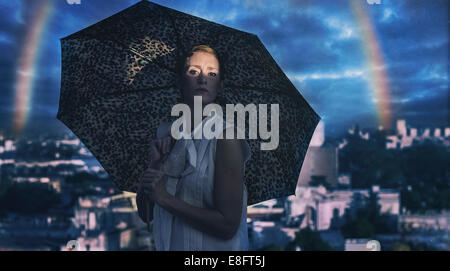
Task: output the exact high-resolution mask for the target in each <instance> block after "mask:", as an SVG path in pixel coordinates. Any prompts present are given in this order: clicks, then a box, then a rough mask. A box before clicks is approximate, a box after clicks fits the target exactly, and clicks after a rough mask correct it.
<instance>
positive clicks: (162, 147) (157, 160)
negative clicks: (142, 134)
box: [150, 136, 175, 170]
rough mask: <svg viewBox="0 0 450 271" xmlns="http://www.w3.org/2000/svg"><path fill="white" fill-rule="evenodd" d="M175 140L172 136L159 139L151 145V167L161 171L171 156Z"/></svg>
mask: <svg viewBox="0 0 450 271" xmlns="http://www.w3.org/2000/svg"><path fill="white" fill-rule="evenodd" d="M174 143H175V140H174V139H173V138H172V137H171V136H167V137H164V138H157V139H155V140H153V141H152V143H151V144H150V167H151V168H153V169H158V170H161V168H162V165H163V164H164V162H165V160H166V159H167V157H168V156H169V154H170V151H171V150H172V146H173V145H174Z"/></svg>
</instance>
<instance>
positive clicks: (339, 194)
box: [286, 186, 400, 231]
mask: <svg viewBox="0 0 450 271" xmlns="http://www.w3.org/2000/svg"><path fill="white" fill-rule="evenodd" d="M372 191H373V192H376V193H377V194H378V197H379V201H378V204H379V205H381V213H386V214H390V215H392V216H394V217H397V216H398V215H400V192H399V191H396V190H390V189H380V188H379V187H377V186H374V187H373V188H372ZM368 197H369V189H338V190H333V191H327V189H326V188H325V187H324V186H319V187H297V191H296V195H295V196H290V197H288V202H287V206H286V215H287V217H288V218H287V219H288V220H289V219H291V220H292V219H293V218H295V217H302V221H301V224H300V228H306V227H310V228H311V229H314V230H318V231H323V230H329V229H331V228H332V227H333V226H334V225H336V226H339V225H340V224H342V223H343V221H342V217H343V216H344V213H345V211H346V209H347V208H354V207H356V208H358V207H362V204H364V199H365V198H368Z"/></svg>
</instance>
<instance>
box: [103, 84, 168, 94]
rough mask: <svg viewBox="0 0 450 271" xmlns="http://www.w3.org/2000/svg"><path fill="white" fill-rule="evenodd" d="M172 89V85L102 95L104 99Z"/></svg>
mask: <svg viewBox="0 0 450 271" xmlns="http://www.w3.org/2000/svg"><path fill="white" fill-rule="evenodd" d="M172 87H173V85H168V86H162V87H154V88H143V89H136V90H132V91H129V90H127V91H117V92H114V93H110V94H107V95H104V97H113V96H120V95H123V94H130V93H137V92H145V91H156V90H163V89H168V88H172Z"/></svg>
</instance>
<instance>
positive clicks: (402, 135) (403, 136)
mask: <svg viewBox="0 0 450 271" xmlns="http://www.w3.org/2000/svg"><path fill="white" fill-rule="evenodd" d="M386 139H387V142H386V148H387V149H402V148H406V147H410V146H412V145H413V144H414V143H415V142H422V141H424V140H431V141H434V142H439V143H442V144H443V145H445V146H450V127H441V128H434V129H432V128H424V129H418V128H413V127H410V126H409V125H407V123H406V121H405V120H397V126H396V134H394V135H389V136H387V138H386Z"/></svg>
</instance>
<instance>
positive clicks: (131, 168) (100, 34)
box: [57, 0, 320, 205]
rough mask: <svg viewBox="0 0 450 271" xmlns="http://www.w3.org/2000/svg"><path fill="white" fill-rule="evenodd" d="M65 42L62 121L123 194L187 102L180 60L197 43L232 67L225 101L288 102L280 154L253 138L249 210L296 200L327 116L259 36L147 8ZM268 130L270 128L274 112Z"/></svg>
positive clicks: (282, 111) (282, 112) (282, 109)
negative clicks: (178, 81)
mask: <svg viewBox="0 0 450 271" xmlns="http://www.w3.org/2000/svg"><path fill="white" fill-rule="evenodd" d="M60 41H61V52H62V70H61V93H60V102H59V109H58V114H57V118H58V119H59V120H60V121H62V122H63V123H64V124H65V125H66V126H67V127H68V128H69V129H71V131H72V132H73V133H74V134H75V135H76V136H77V137H78V138H79V139H80V140H81V141H82V142H83V144H84V145H85V146H86V147H87V148H88V149H89V150H90V151H91V153H92V154H93V155H94V156H95V157H96V159H97V160H98V161H99V163H100V164H101V165H102V166H103V168H104V169H105V171H106V172H107V173H108V175H109V176H110V178H111V179H112V180H113V182H114V184H115V185H116V187H117V188H118V189H120V190H123V191H130V192H136V191H137V187H138V181H139V178H140V176H141V175H142V173H143V172H144V171H145V169H146V168H147V166H148V163H149V155H148V154H149V146H150V143H151V140H152V139H153V138H155V136H156V129H157V127H158V125H159V123H160V122H162V121H171V120H172V119H171V116H170V110H171V108H172V106H173V105H174V104H176V103H177V102H179V101H180V93H179V90H178V89H177V88H176V87H175V84H174V82H175V78H176V68H175V67H176V63H177V59H178V58H179V56H180V55H181V54H183V53H184V52H186V51H187V50H189V49H190V48H191V47H192V46H194V45H198V44H208V45H209V46H211V47H212V48H214V49H215V50H217V51H218V52H219V54H221V56H222V58H223V59H225V64H226V68H225V71H226V73H225V74H226V76H225V81H224V84H225V91H224V92H223V95H222V97H221V100H222V101H224V102H225V103H231V104H238V103H241V104H244V105H246V104H250V103H253V104H279V117H280V119H279V146H278V148H277V149H275V150H271V151H261V150H260V143H261V142H262V141H263V140H261V139H251V140H247V142H248V143H249V145H250V147H251V159H250V160H249V161H248V162H247V164H246V176H245V183H246V185H247V189H248V205H252V204H255V203H257V202H261V201H265V200H268V199H272V198H279V197H283V196H288V195H292V194H294V193H295V188H296V185H297V180H298V176H299V174H300V169H301V166H302V164H303V160H304V157H305V155H306V151H307V148H308V145H309V142H310V140H311V137H312V134H313V132H314V130H315V127H316V125H317V124H318V122H319V120H320V117H319V116H318V115H317V114H316V113H315V112H314V110H313V109H312V108H311V106H310V105H309V104H308V103H307V102H306V101H305V99H304V98H303V97H302V96H301V94H300V93H299V91H298V90H297V89H296V88H295V87H294V85H293V84H292V83H291V82H290V80H289V79H288V78H287V76H286V75H285V74H284V73H283V71H282V70H281V69H280V67H279V66H278V64H277V63H276V62H275V60H274V59H273V58H272V57H271V55H270V54H269V52H268V51H267V50H266V48H265V47H264V45H263V44H262V42H261V41H260V39H259V38H258V37H257V36H256V35H254V34H251V33H247V32H243V31H240V30H237V29H233V28H230V27H227V26H224V25H220V24H217V23H214V22H210V21H207V20H204V19H201V18H198V17H195V16H191V15H189V14H185V13H182V12H179V11H176V10H173V9H170V8H167V7H164V6H161V5H157V4H155V3H152V2H149V1H145V0H144V1H141V2H138V3H137V4H135V5H133V6H131V7H129V8H127V9H125V10H123V11H121V12H119V13H116V14H114V15H113V16H111V17H108V18H106V19H104V20H102V21H100V22H98V23H96V24H94V25H92V26H89V27H87V28H85V29H83V30H80V31H78V32H76V33H74V34H71V35H69V36H67V37H64V38H62V39H61V40H60ZM268 107H269V109H270V106H268ZM267 122H268V126H269V127H268V128H269V129H270V122H271V119H270V114H269V116H268V121H267ZM248 127H249V126H248V123H247V125H246V130H247V133H246V134H247V135H248Z"/></svg>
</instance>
